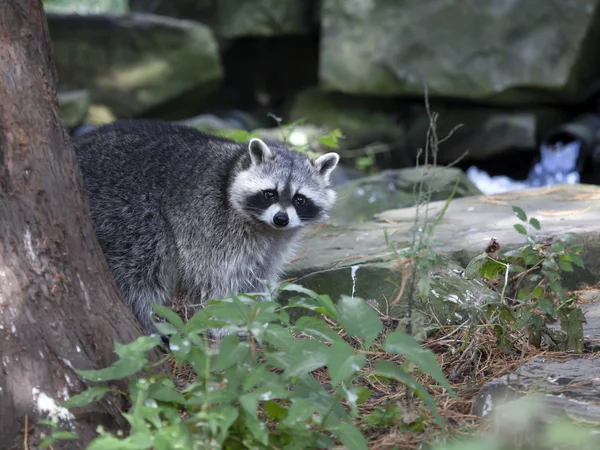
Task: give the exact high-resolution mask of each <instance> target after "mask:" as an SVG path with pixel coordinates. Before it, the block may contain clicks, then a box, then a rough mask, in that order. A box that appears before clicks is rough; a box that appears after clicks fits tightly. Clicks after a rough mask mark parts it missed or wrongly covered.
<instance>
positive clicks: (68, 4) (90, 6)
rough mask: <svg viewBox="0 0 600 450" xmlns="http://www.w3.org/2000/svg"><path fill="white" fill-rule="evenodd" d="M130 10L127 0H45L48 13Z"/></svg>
mask: <svg viewBox="0 0 600 450" xmlns="http://www.w3.org/2000/svg"><path fill="white" fill-rule="evenodd" d="M128 10H129V5H128V4H127V0H109V1H89V0H88V1H85V0H84V1H71V0H62V1H61V0H47V1H45V2H44V11H45V12H46V13H74V14H102V13H111V14H125V13H127V12H128Z"/></svg>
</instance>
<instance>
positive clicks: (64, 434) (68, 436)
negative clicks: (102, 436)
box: [52, 431, 78, 440]
mask: <svg viewBox="0 0 600 450" xmlns="http://www.w3.org/2000/svg"><path fill="white" fill-rule="evenodd" d="M52 437H53V438H54V439H63V440H74V439H78V437H77V435H76V434H73V433H71V432H70V431H56V432H54V433H52Z"/></svg>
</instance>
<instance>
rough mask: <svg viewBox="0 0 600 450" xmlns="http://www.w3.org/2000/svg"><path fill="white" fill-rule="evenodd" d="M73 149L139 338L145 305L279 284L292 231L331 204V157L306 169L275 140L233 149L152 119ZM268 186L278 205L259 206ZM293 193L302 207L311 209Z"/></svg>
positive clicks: (190, 301) (303, 160) (305, 162)
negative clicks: (279, 217) (282, 214)
mask: <svg viewBox="0 0 600 450" xmlns="http://www.w3.org/2000/svg"><path fill="white" fill-rule="evenodd" d="M73 144H74V147H75V150H76V153H77V155H78V159H79V163H80V168H81V171H82V174H83V180H84V185H85V189H86V192H87V196H88V202H89V207H90V213H91V217H92V220H93V222H94V224H95V228H96V233H97V236H98V239H99V242H100V245H101V247H102V250H103V252H104V254H105V256H106V258H107V260H108V263H109V265H110V267H111V269H112V271H113V273H114V276H115V279H116V282H117V285H118V287H119V289H120V290H121V293H122V295H123V297H124V298H125V299H126V301H127V302H128V304H129V305H130V307H131V308H132V310H133V312H134V313H135V315H136V317H137V318H138V320H139V321H140V322H141V324H142V325H143V327H144V329H145V331H146V332H148V333H152V332H155V331H156V330H155V328H154V326H153V325H152V322H151V313H152V308H151V304H152V303H158V304H161V305H169V304H171V301H172V300H173V298H174V297H175V296H179V297H183V298H184V299H185V304H186V305H200V306H201V305H202V304H204V303H205V302H206V301H208V300H210V299H214V298H219V297H224V296H227V295H231V294H237V293H244V292H259V291H260V289H261V285H260V280H266V281H267V282H270V283H276V282H278V280H279V277H280V275H281V273H282V269H283V267H284V265H285V263H286V262H287V261H288V259H289V258H290V257H291V256H292V255H293V252H294V251H295V247H296V244H297V242H298V240H299V238H300V237H301V235H302V233H303V231H305V230H307V229H308V227H309V226H311V225H314V224H317V223H322V222H323V221H325V220H326V219H327V215H328V213H329V211H330V209H331V207H332V206H333V203H334V201H335V194H334V192H333V190H332V189H331V188H330V186H329V175H330V174H331V171H332V170H333V169H334V168H335V166H336V164H337V162H338V159H339V158H338V156H337V155H336V154H335V153H329V154H327V155H323V156H321V157H320V158H318V159H317V160H315V161H311V160H310V159H308V158H307V157H306V156H304V155H301V154H299V153H297V152H292V151H290V150H288V149H286V148H285V147H284V146H283V145H282V144H280V143H275V142H268V143H265V142H263V141H261V140H252V141H251V142H250V143H248V144H240V143H236V142H234V141H231V140H228V139H224V138H221V137H216V136H210V135H207V134H204V133H201V132H199V131H197V130H195V129H193V128H188V127H186V126H183V125H176V124H172V123H167V122H161V121H151V120H129V121H119V122H115V123H113V124H110V125H107V126H104V127H101V128H98V129H96V130H94V131H92V132H90V133H87V134H84V135H82V136H79V137H76V138H74V139H73ZM261 183H262V184H261ZM269 183H271V184H272V185H273V188H276V189H277V197H276V199H277V202H275V203H276V204H275V206H272V207H269V208H266V207H265V205H263V204H262V203H264V202H265V201H266V200H265V198H266V197H265V196H264V195H263V194H259V195H258V196H256V195H255V194H256V193H257V192H258V190H260V189H262V188H265V186H267V185H269ZM259 185H260V186H259ZM292 187H293V188H294V189H296V190H297V189H300V191H301V193H302V194H303V195H304V196H305V197H309V198H310V199H312V200H313V202H312V203H310V205H311V208H310V212H306V211H308V207H307V206H306V205H304V206H303V207H302V208H301V207H300V206H298V203H301V202H302V200H301V199H300V200H298V197H299V196H298V195H296V196H293V194H294V193H293V192H291V188H292ZM250 195H254V197H252V198H254V199H255V200H254V203H252V202H251V201H250V197H249V196H250ZM261 195H262V197H261ZM261 202H262V203H261ZM259 203H260V205H259ZM257 205H259V206H257ZM290 205H292V206H290ZM286 208H287V209H286ZM278 211H287V213H289V216H288V219H289V224H288V226H285V227H283V228H281V227H279V228H278V227H277V226H275V225H274V223H273V220H274V219H273V214H274V213H276V212H278ZM287 213H286V214H287ZM295 214H296V215H295ZM218 334H219V335H222V334H223V333H222V332H220V333H218Z"/></svg>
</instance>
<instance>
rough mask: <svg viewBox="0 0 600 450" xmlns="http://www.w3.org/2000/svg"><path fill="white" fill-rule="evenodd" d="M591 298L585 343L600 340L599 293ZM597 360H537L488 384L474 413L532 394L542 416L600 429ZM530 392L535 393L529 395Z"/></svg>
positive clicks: (599, 363) (586, 311)
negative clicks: (567, 418)
mask: <svg viewBox="0 0 600 450" xmlns="http://www.w3.org/2000/svg"><path fill="white" fill-rule="evenodd" d="M586 294H587V296H591V297H592V298H594V300H592V301H591V302H590V303H587V304H584V305H582V310H583V312H584V316H585V319H586V321H587V323H584V324H583V332H584V336H585V339H586V340H589V341H591V342H594V341H595V342H597V341H598V340H599V339H600V301H599V297H600V293H599V292H598V291H591V292H588V293H586ZM598 372H600V360H599V359H597V358H588V357H586V356H584V355H579V356H577V355H572V356H571V357H564V356H561V357H560V358H556V359H553V358H552V356H551V355H549V356H536V357H534V358H532V359H530V360H529V361H527V362H526V363H525V364H523V365H522V366H521V367H519V368H518V369H517V370H516V371H514V372H512V373H510V374H508V375H505V376H503V377H500V378H497V379H495V380H491V381H488V382H487V383H486V384H485V385H484V386H483V387H482V388H481V390H480V391H479V393H478V394H477V396H476V397H475V399H474V401H473V413H474V414H476V415H479V416H486V415H487V414H489V413H490V411H493V410H494V408H495V407H496V405H497V404H498V403H501V402H503V401H505V400H506V399H507V398H508V399H509V400H513V401H514V399H517V398H520V397H523V396H530V395H532V394H535V395H536V397H538V398H540V399H541V401H542V402H543V403H544V404H545V408H544V411H543V416H544V418H545V419H547V420H550V419H554V418H556V417H557V416H560V415H562V414H566V415H567V416H569V417H571V418H575V419H577V420H583V421H585V422H586V423H588V424H592V423H593V424H595V425H600V405H598V398H599V396H600V379H598ZM532 389H533V390H534V391H533V392H532Z"/></svg>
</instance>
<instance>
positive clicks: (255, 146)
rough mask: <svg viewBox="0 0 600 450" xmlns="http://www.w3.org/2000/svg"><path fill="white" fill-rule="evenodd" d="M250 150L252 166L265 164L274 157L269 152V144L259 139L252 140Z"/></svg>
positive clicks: (249, 144)
mask: <svg viewBox="0 0 600 450" xmlns="http://www.w3.org/2000/svg"><path fill="white" fill-rule="evenodd" d="M248 150H249V151H250V158H251V159H252V164H261V163H265V162H267V161H269V160H270V159H271V158H272V157H273V153H272V152H271V150H269V147H268V146H267V144H265V143H264V142H263V141H261V140H260V139H257V138H253V139H250V142H249V143H248Z"/></svg>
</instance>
